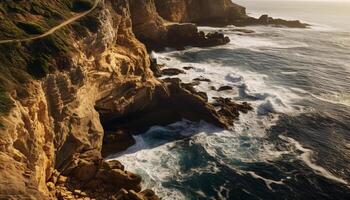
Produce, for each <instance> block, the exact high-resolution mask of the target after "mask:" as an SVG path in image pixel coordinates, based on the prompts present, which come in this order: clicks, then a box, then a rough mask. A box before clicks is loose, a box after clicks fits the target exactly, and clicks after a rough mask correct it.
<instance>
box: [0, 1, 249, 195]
mask: <svg viewBox="0 0 350 200" xmlns="http://www.w3.org/2000/svg"><path fill="white" fill-rule="evenodd" d="M160 2H161V1H157V0H156V1H154V0H96V1H89V0H74V1H67V0H50V1H46V0H45V1H44V0H35V1H33V2H31V3H28V2H26V1H15V2H14V1H4V2H1V3H0V19H1V20H2V22H4V23H1V24H0V132H1V137H0V163H1V165H0V199H72V198H73V199H74V198H76V199H77V198H95V199H158V197H157V196H156V195H155V194H154V192H153V191H151V190H147V189H146V190H142V189H141V186H140V182H141V177H139V176H138V175H136V174H133V173H131V172H128V171H126V169H124V166H123V165H122V164H121V163H119V162H118V161H110V162H108V161H105V160H104V159H103V156H102V155H101V153H102V154H104V155H108V153H110V152H117V151H121V150H123V149H125V148H127V147H129V146H130V145H132V144H133V142H134V141H133V138H132V134H135V133H140V132H142V131H144V130H146V129H147V128H149V127H150V126H152V125H155V124H164V125H165V124H169V123H172V122H176V121H178V120H181V119H182V118H186V119H190V120H193V121H199V120H205V121H207V122H209V123H212V124H215V125H216V126H219V127H223V128H228V127H229V126H230V125H231V124H232V120H234V119H236V118H237V117H238V115H239V112H238V111H242V112H246V111H248V110H249V109H251V108H250V106H249V105H248V104H242V105H240V104H236V103H234V102H231V101H230V100H227V99H220V100H218V102H217V103H216V105H213V104H210V103H208V101H207V98H206V95H205V94H203V93H201V92H198V91H195V90H194V88H193V87H192V85H191V84H184V83H181V81H179V80H178V79H166V80H165V81H160V80H159V79H157V78H156V77H155V76H154V74H157V71H159V69H157V67H156V66H153V65H151V63H150V59H149V57H148V53H147V50H146V46H145V45H144V44H146V45H147V47H148V48H155V47H164V46H175V47H177V48H181V47H183V46H184V45H194V46H212V45H218V44H225V43H227V42H228V40H227V38H225V37H224V36H223V35H222V34H208V35H204V33H201V32H198V30H197V27H196V25H195V24H191V23H185V24H182V23H178V22H195V23H199V22H200V21H199V20H201V18H202V17H203V16H201V15H202V14H201V12H198V13H197V14H194V13H192V12H191V14H190V12H188V11H187V10H188V9H193V8H194V7H196V6H198V5H197V3H198V2H197V1H164V2H163V4H160ZM189 2H192V3H193V4H188V3H189ZM196 2H197V3H196ZM208 2H209V0H208ZM173 3H176V5H174V8H176V9H175V10H174V11H173V10H171V9H169V8H170V7H169V6H172V5H173ZM202 3H203V2H202ZM204 3H205V2H204ZM201 5H202V8H203V9H206V10H207V11H208V13H210V15H208V17H209V16H210V17H212V18H215V19H220V17H219V18H218V16H217V14H216V13H217V12H220V11H222V9H224V10H225V12H224V13H226V14H224V17H225V19H223V20H226V19H231V18H232V19H233V18H234V19H236V18H237V16H238V17H240V16H242V15H243V16H245V12H244V8H242V7H240V6H237V5H235V4H232V3H230V2H227V1H224V0H222V1H220V2H219V3H216V4H214V3H213V2H210V4H208V5H206V4H201ZM232 5H234V6H233V7H232ZM167 6H168V7H167ZM207 6H209V7H207ZM160 9H164V12H159V14H158V12H157V11H159V10H160ZM196 12H197V11H196ZM164 18H165V19H164ZM206 20H210V19H209V18H206ZM206 20H204V21H206ZM220 20H222V19H220ZM140 41H142V42H143V43H141V42H140ZM151 68H152V70H153V71H152V70H151ZM179 102H182V103H181V104H179ZM218 108H219V109H218Z"/></svg>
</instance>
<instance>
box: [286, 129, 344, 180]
mask: <svg viewBox="0 0 350 200" xmlns="http://www.w3.org/2000/svg"><path fill="white" fill-rule="evenodd" d="M279 138H281V139H282V140H284V141H286V142H288V143H290V144H291V145H292V146H294V147H295V149H296V150H298V151H301V152H302V153H301V154H300V155H299V156H298V158H299V159H300V160H302V161H303V162H304V163H305V164H306V165H307V166H309V167H310V168H311V169H313V170H314V172H315V173H317V174H319V175H321V176H323V177H325V178H328V179H330V180H333V181H336V182H339V183H342V184H345V185H348V182H347V181H346V180H344V179H342V178H340V177H337V176H335V175H333V174H332V173H330V172H329V171H328V170H326V169H325V168H323V167H321V166H319V165H317V164H315V163H314V162H313V161H312V154H313V151H312V150H311V149H307V148H305V147H303V146H302V145H301V144H300V143H299V142H298V141H296V140H294V139H293V138H290V137H287V136H283V135H279Z"/></svg>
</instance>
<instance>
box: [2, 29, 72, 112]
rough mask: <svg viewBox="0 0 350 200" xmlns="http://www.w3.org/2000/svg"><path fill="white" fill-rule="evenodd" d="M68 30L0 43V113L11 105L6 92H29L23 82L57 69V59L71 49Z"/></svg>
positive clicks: (24, 93)
mask: <svg viewBox="0 0 350 200" xmlns="http://www.w3.org/2000/svg"><path fill="white" fill-rule="evenodd" d="M68 33H69V32H68V31H67V30H64V29H62V30H59V31H57V32H56V33H55V34H52V35H49V36H47V37H45V38H41V39H37V40H33V41H29V42H22V43H20V42H12V43H5V44H0V116H1V115H4V114H7V113H8V112H9V111H10V109H11V108H12V106H13V102H12V101H11V99H10V98H9V96H8V92H12V91H14V90H15V91H16V94H17V97H18V98H24V97H26V96H28V93H27V89H26V83H28V81H29V80H31V79H32V78H35V79H40V78H43V77H45V76H46V75H47V74H48V73H51V72H53V71H55V70H56V69H57V66H56V59H57V58H62V57H64V56H66V57H67V56H68V55H69V54H70V53H71V52H73V51H74V48H73V46H72V45H71V44H72V42H71V39H70V37H69V34H68Z"/></svg>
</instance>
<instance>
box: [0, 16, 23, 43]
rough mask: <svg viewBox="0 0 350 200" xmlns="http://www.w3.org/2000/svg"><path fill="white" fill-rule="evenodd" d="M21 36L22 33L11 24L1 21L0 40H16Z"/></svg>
mask: <svg viewBox="0 0 350 200" xmlns="http://www.w3.org/2000/svg"><path fill="white" fill-rule="evenodd" d="M22 35H23V31H22V30H21V29H19V28H18V27H17V26H16V25H15V24H14V23H13V22H11V21H7V20H2V19H1V23H0V39H1V38H16V37H20V36H22Z"/></svg>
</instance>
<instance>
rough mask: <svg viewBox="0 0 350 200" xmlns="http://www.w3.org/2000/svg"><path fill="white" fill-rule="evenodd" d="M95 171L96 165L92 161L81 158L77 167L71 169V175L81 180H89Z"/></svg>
mask: <svg viewBox="0 0 350 200" xmlns="http://www.w3.org/2000/svg"><path fill="white" fill-rule="evenodd" d="M96 172H97V167H96V164H95V163H94V162H89V161H86V160H81V161H80V163H79V165H78V167H76V168H75V169H74V171H73V176H74V177H75V178H76V179H78V180H80V181H83V182H86V181H89V180H91V179H92V178H93V177H94V176H95V174H96Z"/></svg>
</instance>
